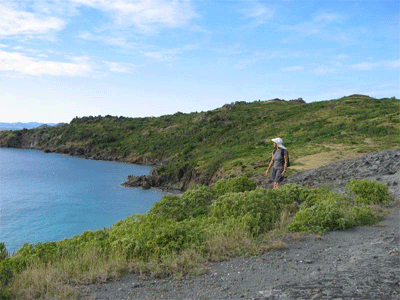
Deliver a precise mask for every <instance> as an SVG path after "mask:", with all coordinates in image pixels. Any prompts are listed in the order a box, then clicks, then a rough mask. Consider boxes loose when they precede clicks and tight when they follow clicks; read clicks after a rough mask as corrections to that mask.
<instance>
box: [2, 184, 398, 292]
mask: <svg viewBox="0 0 400 300" xmlns="http://www.w3.org/2000/svg"><path fill="white" fill-rule="evenodd" d="M216 186H217V188H211V187H209V186H204V185H198V186H196V187H195V188H193V189H189V190H187V191H186V192H185V193H183V194H182V196H180V197H179V196H172V195H168V196H164V197H163V198H162V199H161V200H160V202H157V203H156V204H155V205H154V206H153V208H152V209H151V210H150V211H149V212H148V213H146V214H144V215H139V214H137V215H133V216H129V217H127V218H126V219H125V220H123V221H119V222H117V223H116V224H114V225H113V226H112V227H111V228H108V229H103V230H97V231H93V232H91V231H86V232H84V233H83V234H82V235H78V236H75V237H73V238H70V239H64V240H62V241H58V242H47V243H37V244H35V245H32V244H28V243H26V244H24V245H23V246H22V247H21V249H19V250H18V252H17V253H16V254H14V255H12V256H9V255H8V253H7V251H6V249H5V247H4V244H2V243H0V287H1V292H0V298H1V299H4V298H5V299H7V298H10V299H72V298H79V297H78V294H79V291H78V289H76V287H77V286H78V287H79V285H80V284H89V283H96V282H104V281H105V280H108V279H111V278H116V277H118V276H120V275H121V274H124V273H127V272H136V273H137V274H140V275H141V276H143V277H153V278H154V277H165V276H170V275H175V276H182V275H185V274H199V273H201V272H203V271H204V270H205V263H206V262H209V261H220V260H224V259H227V258H229V257H233V256H237V255H250V256H256V255H259V254H260V252H261V253H262V252H263V251H268V250H271V249H279V248H282V247H285V244H284V242H283V241H282V240H281V239H279V237H281V236H282V235H284V234H286V233H287V232H297V231H306V232H314V233H324V232H326V231H329V230H340V229H346V228H349V227H352V226H357V225H365V224H374V223H376V222H377V221H379V220H381V219H382V218H383V216H384V214H385V209H384V207H383V206H381V205H382V204H384V203H386V202H387V201H390V200H392V198H391V197H390V195H389V193H388V187H387V186H385V185H384V184H382V183H377V182H369V181H366V180H362V181H357V180H352V181H351V182H350V183H349V184H348V185H347V191H348V192H349V194H348V195H335V194H333V193H332V192H330V191H329V190H325V189H322V188H318V189H305V188H303V187H301V186H299V185H294V184H287V185H285V186H283V187H282V188H281V189H279V190H271V189H263V188H256V185H255V182H253V181H252V180H250V179H248V178H247V177H236V178H233V179H232V178H231V179H228V180H222V181H219V182H218V184H217V185H216ZM365 190H368V191H369V193H368V195H367V194H365V193H364V192H363V191H365ZM365 196H367V197H365ZM273 236H275V238H271V237H273Z"/></svg>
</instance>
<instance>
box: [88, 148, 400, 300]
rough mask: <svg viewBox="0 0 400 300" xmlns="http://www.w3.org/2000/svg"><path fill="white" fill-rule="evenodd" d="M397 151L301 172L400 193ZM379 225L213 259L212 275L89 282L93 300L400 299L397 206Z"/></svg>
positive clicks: (307, 177)
mask: <svg viewBox="0 0 400 300" xmlns="http://www.w3.org/2000/svg"><path fill="white" fill-rule="evenodd" d="M399 158H400V149H396V150H391V151H383V152H380V153H376V154H369V155H367V156H363V157H361V158H357V159H354V160H346V161H343V162H340V163H336V164H333V165H329V166H325V167H321V168H318V169H315V170H312V171H307V172H304V173H299V174H297V177H293V179H292V180H293V181H294V182H296V180H301V181H302V182H304V181H305V182H312V183H315V182H316V181H318V180H319V181H320V182H321V183H322V184H323V183H327V182H328V183H329V184H333V185H334V186H335V187H336V190H337V191H338V192H341V191H343V186H344V182H347V181H348V179H349V177H355V178H369V179H371V180H378V181H381V182H385V183H386V184H388V185H389V191H390V192H391V194H392V195H393V196H394V197H395V198H396V199H400V167H399V165H400V159H399ZM390 212H391V213H390V214H388V216H387V217H386V218H385V220H384V221H382V222H381V223H379V224H378V225H376V226H365V227H355V228H352V229H349V230H344V231H334V232H329V233H326V234H325V235H323V236H322V237H319V236H313V235H306V236H305V237H304V238H303V239H301V240H297V239H293V238H287V239H286V240H285V241H284V242H285V243H286V245H287V248H286V249H284V250H279V251H271V252H268V253H266V254H264V255H262V256H261V257H257V258H243V257H241V258H235V259H231V260H229V261H226V262H220V263H214V264H211V265H210V268H209V271H208V272H207V274H205V275H202V276H198V277H189V278H183V279H162V280H141V279H139V278H138V276H136V275H127V276H124V277H122V278H121V279H120V280H119V281H115V282H108V283H104V284H99V285H91V286H89V287H87V291H88V295H89V299H99V300H100V299H107V300H108V299H124V300H126V299H137V300H141V299H196V300H197V299H199V300H202V299H204V300H205V299H216V300H217V299H233V300H235V299H260V300H261V299H263V300H264V299H273V300H275V299H287V300H292V299H293V300H295V299H296V300H297V299H307V300H308V299H336V300H339V299H357V300H358V299H360V300H364V299H382V300H400V256H399V255H400V204H395V205H394V206H393V207H390Z"/></svg>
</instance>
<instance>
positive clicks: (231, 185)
mask: <svg viewBox="0 0 400 300" xmlns="http://www.w3.org/2000/svg"><path fill="white" fill-rule="evenodd" d="M256 187H257V184H256V182H255V181H254V180H252V179H249V178H248V177H246V176H238V177H233V178H229V179H222V180H219V181H217V182H216V183H215V185H214V190H215V192H216V194H217V195H218V196H222V195H225V194H227V193H239V192H245V191H252V190H255V189H256Z"/></svg>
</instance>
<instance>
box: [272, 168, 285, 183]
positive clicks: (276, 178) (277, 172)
mask: <svg viewBox="0 0 400 300" xmlns="http://www.w3.org/2000/svg"><path fill="white" fill-rule="evenodd" d="M282 172H283V169H275V168H273V169H272V174H271V181H273V182H282V181H283V179H284V178H285V177H283V176H282Z"/></svg>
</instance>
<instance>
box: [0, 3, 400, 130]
mask: <svg viewBox="0 0 400 300" xmlns="http://www.w3.org/2000/svg"><path fill="white" fill-rule="evenodd" d="M399 10H400V1H399V0H384V1H372V0H360V1H357V0H353V1H350V0H348V1H346V0H341V1H339V0H330V1H323V0H319V1H297V0H293V1H290V0H287V1H285V0H281V1H250V0H236V1H224V0H220V1H207V0H1V1H0V122H18V121H21V122H30V121H37V122H44V123H55V122H70V121H71V120H72V119H73V118H74V117H75V116H79V117H82V116H90V115H92V116H97V115H108V114H110V115H116V116H126V117H148V116H156V117H157V116H161V115H166V114H174V113H176V112H178V111H180V112H183V113H189V112H196V111H198V112H200V111H207V110H212V109H215V108H218V107H221V106H222V105H224V104H227V103H231V102H235V101H246V102H252V101H254V100H259V99H261V100H268V99H273V98H281V99H286V100H290V99H297V98H299V97H302V98H303V99H304V100H305V101H306V102H313V101H320V100H330V99H336V98H340V97H343V96H347V95H351V94H366V95H370V96H372V97H376V98H383V97H393V96H395V97H397V98H399V97H400V42H399V37H400V28H399V27H400V26H399V19H400V14H399Z"/></svg>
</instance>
